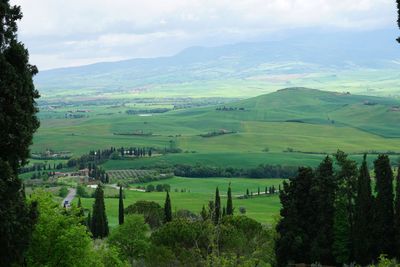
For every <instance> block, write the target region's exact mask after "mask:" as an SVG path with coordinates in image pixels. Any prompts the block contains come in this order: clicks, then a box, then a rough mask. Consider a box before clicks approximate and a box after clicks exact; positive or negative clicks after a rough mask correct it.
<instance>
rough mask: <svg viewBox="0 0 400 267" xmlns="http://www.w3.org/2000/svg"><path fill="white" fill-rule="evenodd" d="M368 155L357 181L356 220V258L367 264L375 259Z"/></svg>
mask: <svg viewBox="0 0 400 267" xmlns="http://www.w3.org/2000/svg"><path fill="white" fill-rule="evenodd" d="M366 158H367V155H364V159H363V162H362V164H361V168H360V174H359V176H358V183H357V197H356V199H355V222H354V242H353V243H354V259H355V261H356V262H357V263H359V264H362V265H367V264H369V263H372V261H373V260H374V251H373V247H374V246H373V244H374V237H373V235H371V233H372V232H373V231H374V229H373V228H374V227H373V223H372V222H373V221H374V217H373V201H374V199H373V196H372V190H371V178H370V176H369V170H368V166H367V160H366Z"/></svg>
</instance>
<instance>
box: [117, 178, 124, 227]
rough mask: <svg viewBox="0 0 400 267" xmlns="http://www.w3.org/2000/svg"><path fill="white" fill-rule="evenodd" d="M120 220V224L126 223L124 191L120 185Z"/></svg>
mask: <svg viewBox="0 0 400 267" xmlns="http://www.w3.org/2000/svg"><path fill="white" fill-rule="evenodd" d="M118 204H119V205H118V222H119V224H120V225H121V224H123V223H124V199H123V193H122V186H120V187H119V203H118Z"/></svg>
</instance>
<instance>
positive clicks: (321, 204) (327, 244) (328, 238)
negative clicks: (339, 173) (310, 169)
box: [272, 156, 337, 265]
mask: <svg viewBox="0 0 400 267" xmlns="http://www.w3.org/2000/svg"><path fill="white" fill-rule="evenodd" d="M336 187H337V185H336V179H335V177H334V175H333V162H332V159H331V158H330V157H329V156H327V157H325V159H324V160H323V161H322V162H321V164H320V165H319V166H318V168H317V170H316V173H315V178H314V180H313V184H312V187H311V198H312V203H311V205H313V206H312V207H313V208H314V216H313V217H314V219H312V218H310V219H311V220H310V223H311V224H312V225H313V226H312V228H311V238H312V242H311V251H310V262H319V263H321V264H324V265H335V259H334V257H333V255H332V245H333V222H334V214H335V208H334V202H335V191H336ZM272 191H275V188H272Z"/></svg>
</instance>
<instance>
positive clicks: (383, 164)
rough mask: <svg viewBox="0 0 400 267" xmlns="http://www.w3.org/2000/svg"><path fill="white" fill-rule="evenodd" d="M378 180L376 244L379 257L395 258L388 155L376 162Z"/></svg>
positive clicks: (391, 183)
mask: <svg viewBox="0 0 400 267" xmlns="http://www.w3.org/2000/svg"><path fill="white" fill-rule="evenodd" d="M374 170H375V178H376V186H375V191H376V201H375V203H376V204H375V215H376V222H375V227H374V232H375V244H376V246H377V252H378V255H380V254H385V255H387V256H388V257H393V256H394V254H395V253H394V251H395V240H394V234H395V231H394V208H393V203H394V196H393V172H392V168H391V166H390V160H389V157H388V156H387V155H379V156H378V158H377V159H376V160H375V161H374Z"/></svg>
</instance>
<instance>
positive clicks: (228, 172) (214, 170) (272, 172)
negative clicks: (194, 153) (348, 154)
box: [174, 164, 297, 178]
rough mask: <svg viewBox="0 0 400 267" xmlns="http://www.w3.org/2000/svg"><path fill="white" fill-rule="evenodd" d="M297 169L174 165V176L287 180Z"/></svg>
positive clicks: (287, 167)
mask: <svg viewBox="0 0 400 267" xmlns="http://www.w3.org/2000/svg"><path fill="white" fill-rule="evenodd" d="M296 173H297V167H293V166H281V165H268V164H265V165H263V164H261V165H259V166H257V167H255V168H249V169H243V168H233V167H225V168H222V167H211V166H205V165H199V164H198V165H194V166H193V165H186V164H176V165H175V166H174V174H175V175H176V176H182V177H194V178H205V177H250V178H265V177H275V178H289V177H293V176H295V175H296Z"/></svg>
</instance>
